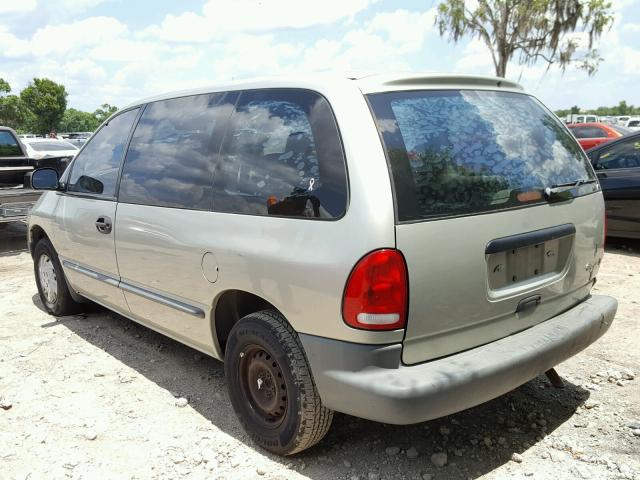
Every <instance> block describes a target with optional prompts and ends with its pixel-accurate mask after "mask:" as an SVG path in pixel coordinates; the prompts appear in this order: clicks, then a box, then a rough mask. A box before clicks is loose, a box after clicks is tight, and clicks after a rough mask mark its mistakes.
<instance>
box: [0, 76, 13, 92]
mask: <svg viewBox="0 0 640 480" xmlns="http://www.w3.org/2000/svg"><path fill="white" fill-rule="evenodd" d="M10 92H11V85H9V82H7V81H6V80H5V79H4V78H0V94H1V93H10Z"/></svg>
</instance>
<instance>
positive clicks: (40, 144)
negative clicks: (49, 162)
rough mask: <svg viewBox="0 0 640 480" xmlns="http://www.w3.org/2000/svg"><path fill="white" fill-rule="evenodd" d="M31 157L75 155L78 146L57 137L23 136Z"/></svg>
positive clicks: (37, 158) (38, 158) (23, 141)
mask: <svg viewBox="0 0 640 480" xmlns="http://www.w3.org/2000/svg"><path fill="white" fill-rule="evenodd" d="M20 140H21V141H22V143H24V145H25V147H26V148H27V154H28V155H29V157H30V158H35V159H36V160H40V159H42V158H48V157H75V156H76V154H77V153H78V147H76V146H75V145H73V144H71V143H69V142H67V141H65V140H58V139H56V138H21V139H20Z"/></svg>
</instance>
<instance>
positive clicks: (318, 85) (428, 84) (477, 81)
mask: <svg viewBox="0 0 640 480" xmlns="http://www.w3.org/2000/svg"><path fill="white" fill-rule="evenodd" d="M340 83H342V84H345V83H350V84H355V85H356V86H357V87H358V88H359V89H360V90H361V91H362V93H365V94H367V93H377V92H387V91H397V90H415V89H431V90H435V89H438V88H442V89H452V88H470V87H471V88H477V89H486V90H497V89H500V90H510V91H519V92H522V91H523V88H522V86H521V85H520V84H518V83H516V82H513V81H511V80H506V79H504V78H499V77H487V76H479V75H462V74H453V73H400V74H374V75H365V76H358V77H348V76H340V75H336V74H328V73H314V74H307V75H297V76H281V77H263V78H253V79H246V80H234V81H230V82H228V83H222V84H215V85H210V86H205V87H201V88H196V89H191V90H180V91H174V92H168V93H163V94H160V95H154V96H151V97H147V98H143V99H141V100H139V101H137V102H133V103H131V104H130V105H128V106H127V107H125V109H126V108H130V107H134V106H137V105H142V104H145V103H149V102H154V101H158V100H166V99H170V98H175V97H185V96H188V95H198V94H204V93H214V92H223V91H233V90H245V89H255V88H308V89H311V90H320V91H322V90H325V89H326V88H327V86H329V85H335V86H337V85H338V84H340Z"/></svg>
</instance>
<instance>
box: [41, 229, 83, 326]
mask: <svg viewBox="0 0 640 480" xmlns="http://www.w3.org/2000/svg"><path fill="white" fill-rule="evenodd" d="M41 260H42V261H44V262H45V263H47V261H48V262H50V264H51V267H53V273H54V276H55V278H53V279H49V280H48V281H50V282H54V283H55V286H56V294H55V298H52V297H51V296H49V297H47V294H46V293H45V290H44V289H43V283H44V282H46V281H47V279H44V278H40V277H41V273H40V271H39V265H40V262H41ZM33 270H34V274H35V277H36V285H37V287H38V294H39V295H40V300H41V301H42V304H43V305H44V308H45V309H46V310H47V312H49V313H50V314H51V315H55V316H56V317H62V316H65V315H73V314H74V313H78V312H80V311H81V305H80V304H79V303H77V302H76V301H74V300H73V298H72V297H71V294H70V293H69V287H68V286H67V282H66V280H65V278H64V272H63V270H62V265H60V260H58V255H57V253H56V251H55V249H54V248H53V245H51V242H50V241H49V239H48V238H43V239H42V240H40V241H39V242H38V243H37V244H36V247H35V248H34V250H33Z"/></svg>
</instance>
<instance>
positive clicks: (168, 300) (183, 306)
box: [120, 281, 204, 318]
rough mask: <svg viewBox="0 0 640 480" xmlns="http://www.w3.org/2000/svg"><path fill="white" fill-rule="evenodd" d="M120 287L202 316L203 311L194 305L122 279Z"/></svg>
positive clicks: (195, 315) (196, 315)
mask: <svg viewBox="0 0 640 480" xmlns="http://www.w3.org/2000/svg"><path fill="white" fill-rule="evenodd" d="M120 288H121V289H122V290H124V291H125V292H130V293H133V294H135V295H138V296H140V297H143V298H146V299H148V300H153V301H155V302H158V303H161V304H163V305H166V306H167V307H171V308H175V309H176V310H180V311H181V312H184V313H188V314H190V315H193V316H194V317H199V318H204V311H203V310H202V309H201V308H198V307H194V306H192V305H189V304H187V303H183V302H180V301H178V300H174V299H172V298H169V297H165V296H164V295H160V294H158V293H154V292H150V291H149V290H146V289H144V288H140V287H136V286H135V285H131V284H130V283H127V282H123V281H120Z"/></svg>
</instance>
